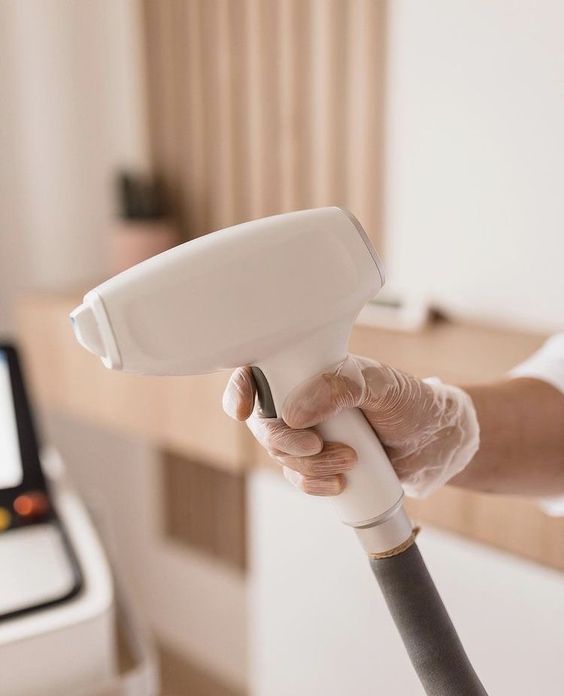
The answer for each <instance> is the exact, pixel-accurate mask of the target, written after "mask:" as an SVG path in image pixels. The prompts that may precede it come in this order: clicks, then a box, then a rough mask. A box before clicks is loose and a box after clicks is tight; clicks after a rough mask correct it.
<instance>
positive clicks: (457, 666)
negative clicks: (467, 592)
mask: <svg viewBox="0 0 564 696" xmlns="http://www.w3.org/2000/svg"><path fill="white" fill-rule="evenodd" d="M370 566H371V567H372V572H373V573H374V575H375V576H376V580H377V581H378V584H379V585H380V589H381V590H382V593H383V595H384V598H385V600H386V604H387V605H388V609H389V610H390V613H391V615H392V618H393V619H394V622H395V624H396V626H397V629H398V631H399V633H400V635H401V638H402V640H403V643H404V645H405V647H406V650H407V653H408V655H409V658H410V660H411V663H412V664H413V666H414V667H415V671H416V672H417V675H418V676H419V679H420V681H421V684H422V685H423V688H424V689H425V693H426V694H427V695H428V696H487V693H486V690H485V689H484V687H483V686H482V683H481V682H480V680H479V679H478V676H477V675H476V673H475V672H474V669H473V667H472V665H471V664H470V661H469V660H468V657H467V655H466V652H465V651H464V648H463V647H462V643H461V642H460V639H459V638H458V635H457V633H456V630H455V628H454V626H453V625H452V621H451V620H450V617H449V615H448V613H447V610H446V609H445V606H444V604H443V602H442V600H441V598H440V596H439V593H438V592H437V589H436V587H435V583H434V582H433V579H432V578H431V576H430V575H429V571H428V570H427V567H426V565H425V562H424V561H423V558H422V557H421V554H420V553H419V549H418V548H417V544H415V543H413V544H412V545H411V546H410V547H409V548H408V549H406V550H405V551H403V552H401V553H399V554H397V555H395V556H392V557H390V558H371V559H370Z"/></svg>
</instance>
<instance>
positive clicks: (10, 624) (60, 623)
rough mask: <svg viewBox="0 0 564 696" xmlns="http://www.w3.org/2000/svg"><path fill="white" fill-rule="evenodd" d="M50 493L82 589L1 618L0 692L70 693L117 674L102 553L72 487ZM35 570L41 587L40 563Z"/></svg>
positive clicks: (5, 695) (10, 695)
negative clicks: (61, 599)
mask: <svg viewBox="0 0 564 696" xmlns="http://www.w3.org/2000/svg"><path fill="white" fill-rule="evenodd" d="M55 456H56V455H55V454H53V453H51V455H50V457H51V458H53V457H55ZM48 466H49V465H48ZM51 466H53V464H52V463H51ZM52 497H53V502H54V505H55V506H56V508H57V512H58V514H59V516H60V518H61V520H62V522H63V524H64V525H65V529H66V530H67V534H68V535H69V538H70V541H71V544H72V546H73V549H74V552H75V554H76V557H77V560H78V562H79V564H80V567H81V571H82V576H83V588H82V590H81V592H80V593H79V594H78V595H77V596H76V597H73V598H72V599H69V600H68V601H65V602H63V603H61V604H57V605H54V606H51V607H45V608H43V609H40V610H37V611H32V612H30V613H28V614H25V615H22V616H18V617H15V618H13V619H9V620H6V621H3V622H0V696H61V694H65V696H71V695H72V694H75V693H78V692H79V691H80V692H81V693H83V690H87V689H90V688H92V685H93V684H94V685H95V684H97V683H102V682H105V681H107V680H108V679H110V678H112V676H114V675H115V673H116V641H115V636H114V592H113V584H112V576H111V571H110V568H109V565H108V562H107V560H106V555H105V553H104V550H103V548H102V546H101V544H100V541H99V539H98V535H97V533H96V531H95V529H94V527H93V526H92V523H91V521H90V519H89V517H88V514H87V513H86V510H85V509H84V507H83V504H82V502H81V501H80V499H79V498H78V496H77V495H76V494H75V493H74V492H73V491H72V489H71V488H70V487H69V486H68V485H67V484H65V483H58V484H57V485H54V486H52ZM9 533H10V532H8V534H9ZM22 553H25V550H23V549H22ZM36 574H37V575H36V577H34V582H36V583H37V585H38V587H39V586H40V585H41V582H42V568H41V567H37V568H36Z"/></svg>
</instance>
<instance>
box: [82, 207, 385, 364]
mask: <svg viewBox="0 0 564 696" xmlns="http://www.w3.org/2000/svg"><path fill="white" fill-rule="evenodd" d="M382 284H383V271H382V265H381V263H380V261H379V260H378V257H377V256H376V252H375V251H374V249H373V248H372V245H371V243H370V241H369V240H368V238H367V237H366V234H365V233H364V231H363V230H362V228H361V226H360V224H359V223H358V222H357V221H356V220H355V218H354V217H353V216H352V215H351V214H350V213H348V212H346V211H344V210H342V209H341V208H335V207H331V208H318V209H314V210H304V211H299V212H294V213H287V214H284V215H275V216H273V217H269V218H264V219H261V220H254V221H252V222H247V223H243V224H241V225H236V226H234V227H229V228H228V229H225V230H221V231H219V232H214V233H213V234H209V235H206V236H203V237H200V238H198V239H195V240H193V241H190V242H186V243H185V244H181V245H180V246H177V247H175V248H173V249H171V250H169V251H166V252H164V253H162V254H159V255H158V256H155V257H153V258H151V259H149V260H147V261H144V262H143V263H140V264H138V265H137V266H134V267H133V268H131V269H129V270H127V271H125V272H124V273H120V274H119V275H117V276H115V277H114V278H111V279H110V280H108V281H107V282H105V283H102V284H101V285H99V286H98V287H97V288H95V289H94V290H92V291H91V292H89V293H88V294H87V295H86V296H85V297H84V301H83V304H82V305H80V306H79V307H78V308H77V309H75V310H74V311H73V312H72V314H71V319H72V322H73V328H74V332H75V335H76V337H77V339H78V341H79V342H80V343H81V344H82V345H83V346H84V347H85V348H87V349H88V350H90V351H91V352H93V353H95V354H97V355H99V356H100V357H101V358H102V359H103V361H104V364H105V365H106V366H107V367H111V368H113V369H119V370H124V371H125V372H139V373H145V374H165V375H188V374H198V373H206V372H214V371H216V370H221V369H225V368H233V367H236V366H238V365H255V364H259V363H262V362H263V361H264V360H265V359H268V358H269V357H270V356H271V355H274V354H276V353H278V352H280V351H281V350H283V349H285V348H286V347H288V346H291V345H293V344H295V343H296V342H298V341H301V340H302V339H303V338H304V337H305V336H307V335H312V334H315V333H316V331H317V330H318V329H320V328H321V327H326V326H328V325H334V324H336V323H340V324H342V325H343V330H342V331H341V333H343V332H344V340H345V341H346V339H347V338H348V334H349V332H350V329H351V325H352V322H353V321H354V318H355V317H356V315H357V313H358V312H359V311H360V309H361V308H362V306H363V305H364V304H365V303H366V301H367V300H368V299H370V298H371V297H373V296H374V295H375V294H376V293H377V292H378V290H379V289H380V287H381V286H382Z"/></svg>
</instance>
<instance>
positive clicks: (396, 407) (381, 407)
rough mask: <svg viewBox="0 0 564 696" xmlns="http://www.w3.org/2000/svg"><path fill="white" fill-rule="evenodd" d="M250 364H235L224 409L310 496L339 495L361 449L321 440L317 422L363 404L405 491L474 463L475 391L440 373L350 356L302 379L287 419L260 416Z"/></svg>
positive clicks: (439, 481) (419, 492)
mask: <svg viewBox="0 0 564 696" xmlns="http://www.w3.org/2000/svg"><path fill="white" fill-rule="evenodd" d="M255 394H256V390H255V385H254V380H253V377H252V374H251V370H250V368H248V367H241V368H238V369H237V370H235V372H234V373H233V374H232V375H231V379H230V380H229V383H228V385H227V387H226V389H225V393H224V395H223V408H224V410H225V412H226V413H227V414H228V415H229V416H231V417H232V418H235V419H237V420H240V421H242V420H246V421H247V424H248V426H249V428H250V430H251V432H252V433H253V435H254V436H255V438H256V439H257V440H258V441H259V443H260V444H261V445H262V446H263V447H265V449H266V450H267V451H268V452H269V454H270V455H271V456H272V457H274V458H275V459H277V460H278V461H279V462H281V463H282V465H283V467H284V474H285V476H286V478H288V479H289V480H290V481H291V482H292V483H293V484H294V485H296V486H297V487H299V488H300V489H302V490H303V491H304V492H306V493H309V494H311V495H336V494H338V493H340V492H341V491H342V490H343V487H344V486H345V485H346V480H345V476H344V474H345V473H346V472H347V471H348V470H349V469H351V468H352V467H353V466H354V464H355V461H356V452H355V451H354V449H352V448H351V447H349V446H347V445H344V444H342V443H338V442H323V440H322V438H321V436H320V435H319V434H318V433H317V432H316V431H315V430H312V428H313V426H315V425H317V424H318V423H321V422H322V421H324V420H327V419H328V418H329V417H331V416H333V415H334V414H336V413H338V412H339V411H341V410H342V409H345V408H353V407H358V408H360V409H361V410H362V412H363V413H364V415H365V417H366V419H367V420H368V422H369V423H370V425H371V426H372V427H373V428H374V430H375V432H376V434H377V435H378V437H379V439H380V442H381V443H382V445H383V446H384V448H385V450H386V452H387V454H388V456H389V458H390V461H391V462H392V465H393V467H394V469H395V471H396V473H397V475H398V477H399V479H400V480H401V482H402V484H403V487H404V490H405V492H406V494H407V495H411V496H415V497H424V496H427V495H429V494H430V493H432V492H433V491H435V490H437V489H438V488H440V487H441V486H443V485H444V484H445V483H446V482H447V481H448V480H449V479H450V478H452V477H453V476H455V475H456V474H458V473H459V472H461V471H462V469H464V467H465V466H466V465H467V464H468V463H469V462H470V460H471V459H472V457H473V456H474V454H475V452H476V450H477V449H478V445H479V427H478V421H477V418H476V412H475V410H474V406H473V404H472V400H471V398H470V396H469V395H468V394H467V393H466V392H464V391H463V390H462V389H459V388H458V387H453V386H450V385H447V384H443V383H442V382H441V381H440V380H438V379H437V378H429V379H424V380H420V379H417V378H416V377H413V376H411V375H408V374H406V373H404V372H401V371H400V370H396V369H394V368H393V367H389V366H388V365H382V364H379V363H375V362H373V361H371V360H368V359H366V358H360V357H357V356H354V355H349V356H348V357H347V358H346V359H345V360H344V361H343V362H342V363H340V364H339V365H338V366H337V367H336V368H335V369H334V370H333V371H331V372H324V373H322V374H319V375H317V376H315V377H312V378H311V379H309V380H307V381H306V382H304V383H302V384H300V385H298V386H297V387H296V388H294V390H293V391H292V392H290V394H289V395H288V397H287V398H286V400H285V402H284V404H283V406H282V414H281V415H282V418H262V417H261V416H260V415H259V414H258V413H257V409H254V404H255Z"/></svg>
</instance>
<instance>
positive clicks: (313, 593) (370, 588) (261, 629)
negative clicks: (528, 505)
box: [249, 471, 564, 696]
mask: <svg viewBox="0 0 564 696" xmlns="http://www.w3.org/2000/svg"><path fill="white" fill-rule="evenodd" d="M250 500H251V515H250V525H249V528H250V530H251V565H252V576H251V586H250V592H249V600H250V615H251V648H250V649H251V679H252V690H251V693H252V694H253V696H296V695H297V694H308V695H309V694H323V696H343V694H351V695H353V694H354V696H373V695H374V694H389V695H390V696H419V694H421V695H422V694H423V691H422V689H421V687H420V686H419V684H418V682H417V678H416V675H415V672H414V670H413V668H412V667H411V665H410V664H409V662H408V659H407V656H406V654H405V653H404V650H403V646H402V644H401V642H400V639H399V637H398V635H397V633H396V631H395V627H394V626H393V623H392V620H391V619H390V617H389V615H388V612H387V609H386V606H385V604H384V600H383V598H382V597H381V595H380V593H379V590H378V587H377V585H376V581H375V580H374V578H373V577H372V574H371V571H370V568H369V565H368V562H367V560H366V557H365V556H364V553H363V551H362V550H361V548H360V545H359V544H358V542H357V541H356V539H355V537H354V533H353V532H352V531H351V530H350V529H348V528H346V527H344V526H343V525H342V524H340V522H339V521H338V520H337V517H336V515H335V513H334V511H333V510H332V508H331V505H330V503H329V502H328V501H327V500H322V499H312V498H311V497H309V498H308V497H307V496H304V495H303V494H301V493H299V492H298V491H296V490H294V489H292V488H291V487H290V486H289V485H288V484H287V482H286V481H284V480H283V479H282V477H281V476H275V475H274V474H273V473H271V472H269V471H268V472H267V471H263V472H257V473H256V474H254V475H253V477H252V482H251V486H250ZM418 543H419V547H420V548H421V552H422V553H423V555H424V557H425V559H426V561H427V565H428V567H429V569H430V571H431V573H432V575H433V577H434V579H435V582H436V583H437V586H438V588H439V591H440V592H441V595H442V597H443V599H444V601H445V604H446V606H447V608H448V609H449V611H450V613H451V616H452V618H453V620H454V622H455V625H456V627H457V629H458V631H459V634H460V636H461V638H462V640H463V643H464V645H465V647H466V650H467V652H468V655H469V657H470V659H471V661H472V662H473V664H474V666H475V668H476V670H477V672H478V674H479V675H480V677H481V679H482V680H483V682H484V685H485V686H486V689H487V691H488V693H490V694H511V696H531V694H545V695H546V696H553V695H554V696H556V694H561V693H562V689H563V687H562V685H563V684H564V664H563V662H562V645H564V592H563V591H562V589H563V576H562V574H560V573H556V572H553V571H549V570H547V569H545V568H542V567H541V566H538V565H535V564H533V563H527V562H525V561H521V560H518V559H517V558H514V557H512V556H509V555H508V554H504V553H500V552H497V551H494V550H493V549H489V548H487V547H485V546H481V545H479V544H475V543H471V542H468V541H465V540H464V539H462V538H459V537H455V536H452V535H449V534H446V533H439V532H437V531H433V530H432V529H429V528H425V529H424V530H423V532H422V533H421V534H420V537H419V540H418ZM453 696H454V694H453Z"/></svg>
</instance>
